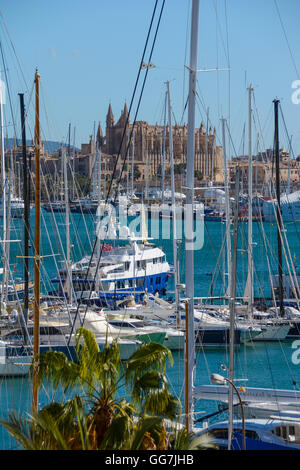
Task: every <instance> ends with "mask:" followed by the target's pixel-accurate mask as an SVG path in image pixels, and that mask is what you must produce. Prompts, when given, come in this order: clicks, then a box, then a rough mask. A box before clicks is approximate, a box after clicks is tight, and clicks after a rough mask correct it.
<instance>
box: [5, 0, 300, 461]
mask: <svg viewBox="0 0 300 470" xmlns="http://www.w3.org/2000/svg"><path fill="white" fill-rule="evenodd" d="M132 2H133V4H135V6H136V7H137V5H138V6H139V8H141V10H142V13H141V12H140V13H138V11H137V12H136V15H137V16H138V15H141V16H140V18H143V26H142V23H141V25H140V24H136V31H135V28H132V31H130V32H128V34H129V35H132V34H134V33H135V32H136V34H137V35H139V34H141V36H142V37H143V40H142V39H141V38H139V41H138V42H139V43H140V44H142V42H143V41H145V43H144V49H143V50H142V51H141V52H142V55H141V56H139V57H138V58H137V57H136V54H137V52H136V51H135V54H134V56H135V59H134V62H135V64H136V68H135V70H136V76H135V77H134V75H133V74H132V72H131V66H132V64H131V65H129V62H130V60H132V58H131V59H130V60H129V57H131V53H132V52H133V50H134V47H133V46H132V47H130V48H129V49H128V50H127V53H128V60H129V62H128V64H127V62H126V66H125V65H124V64H123V68H122V74H120V73H119V71H118V73H117V74H113V72H112V70H113V69H112V67H113V65H114V64H113V62H112V61H111V57H112V55H113V53H112V51H111V52H110V53H109V55H106V56H105V57H106V62H107V64H106V65H108V67H106V69H107V70H105V71H104V70H101V73H100V69H99V68H98V67H99V63H98V61H97V60H96V61H95V52H93V56H90V51H89V48H90V47H91V46H92V44H93V47H95V46H94V41H95V38H96V39H97V41H96V42H98V43H99V38H98V36H95V37H94V40H93V41H92V40H91V38H88V35H87V37H86V40H87V42H86V43H85V45H84V46H82V47H83V48H84V49H82V50H81V48H78V49H74V46H73V42H72V43H69V39H70V38H69V37H67V36H68V35H66V34H65V33H64V32H63V30H64V31H65V29H64V28H63V30H60V29H59V28H58V29H57V32H58V36H57V40H58V41H62V38H63V42H60V44H61V45H62V44H64V48H62V47H60V48H59V49H57V47H56V46H51V47H50V48H49V47H48V48H47V49H44V52H43V53H41V51H39V52H37V57H36V59H38V57H39V60H36V62H40V63H41V64H40V66H37V64H36V65H35V67H33V66H32V64H31V62H32V57H30V55H29V56H28V51H27V50H23V53H22V55H23V54H24V55H25V56H26V57H27V61H28V62H29V64H30V65H29V66H30V67H32V71H31V72H32V73H31V74H30V79H29V81H30V86H29V85H28V84H27V82H26V79H25V74H24V72H23V70H22V67H21V61H20V59H19V57H18V56H17V54H16V48H15V46H14V44H13V41H12V36H11V34H10V33H9V30H8V27H7V23H6V22H5V21H4V17H3V15H2V13H1V18H0V26H1V27H2V35H3V37H5V38H6V42H5V43H4V42H3V40H2V35H1V34H0V50H1V57H0V60H2V69H3V70H1V72H0V77H1V80H0V167H1V172H0V186H1V194H0V244H1V263H0V275H1V276H0V402H1V408H0V449H1V450H22V449H24V450H71V451H74V450H77V451H78V450H93V451H94V450H101V451H105V452H107V451H128V450H131V451H136V450H138V451H143V450H147V451H149V450H150V451H153V452H154V451H168V452H175V453H176V452H177V451H182V450H184V451H187V450H190V451H193V452H198V451H201V450H214V451H235V450H237V451H239V450H242V451H256V450H264V451H265V450H267V451H283V450H285V451H288V450H300V421H299V416H300V414H299V413H300V388H299V381H300V369H299V365H300V300H299V299H300V289H299V282H300V270H299V266H298V264H299V257H300V244H299V236H300V154H299V155H298V152H299V150H298V148H300V141H299V142H298V140H299V139H298V134H297V128H298V127H297V119H299V116H297V115H296V114H295V109H296V106H295V105H297V104H299V103H298V101H297V92H295V93H291V96H290V95H289V98H290V101H291V103H292V104H291V103H289V106H287V104H286V103H287V99H286V95H285V94H284V89H283V88H282V83H283V81H284V79H285V76H284V78H283V77H281V81H277V82H276V84H274V88H270V89H268V90H267V89H266V88H265V91H264V93H263V96H261V88H260V87H261V84H260V85H258V84H257V75H256V73H258V70H261V69H263V67H257V66H256V63H255V64H254V65H253V64H252V60H253V57H252V55H251V54H247V55H246V56H247V61H248V64H252V67H254V68H252V67H251V70H247V71H244V80H243V83H241V82H242V81H241V78H240V77H239V80H238V82H239V83H240V87H241V90H242V91H241V90H240V91H238V90H239V88H238V87H237V82H236V83H235V85H234V86H233V88H234V93H233V90H232V89H231V87H232V85H233V84H232V79H233V78H234V80H236V79H237V75H236V70H237V67H238V70H239V71H240V72H241V68H240V67H241V65H240V62H239V61H238V66H237V62H236V57H235V52H237V53H238V54H239V56H240V54H241V49H240V48H239V47H238V43H239V41H237V40H236V41H233V42H234V44H235V48H234V54H233V55H234V62H233V63H230V54H232V51H231V50H230V49H229V43H230V42H231V41H229V29H228V11H227V7H228V5H227V2H226V1H225V2H224V5H223V7H224V9H223V8H221V7H220V5H216V4H215V5H212V2H207V4H205V5H204V12H205V13H204V12H203V11H202V10H200V2H199V0H192V2H190V4H189V6H188V8H187V7H186V9H185V10H184V14H185V15H187V21H186V25H185V28H183V25H182V15H183V10H182V8H183V6H182V5H181V4H177V6H175V7H174V5H173V7H171V6H170V4H168V2H165V0H156V1H155V2H153V5H152V7H153V10H151V8H150V10H149V5H150V4H147V6H146V4H143V5H142V4H137V2H136V0H132ZM29 3H30V2H29ZM91 3H92V5H93V8H94V11H93V13H95V14H94V15H93V16H94V17H93V18H90V21H91V24H92V23H93V22H94V21H95V18H96V17H97V15H99V14H100V11H99V8H100V6H99V5H100V3H101V2H100V3H99V4H98V3H96V2H94V1H93V0H91ZM229 3H230V2H229ZM179 5H180V6H179ZM102 6H103V5H102ZM231 6H232V5H231ZM56 7H57V8H60V9H61V15H59V14H58V16H57V15H56V14H55V22H56V21H58V22H60V20H61V19H62V18H64V15H65V14H66V11H65V5H64V6H63V5H58V4H57V5H56ZM43 8H45V7H44V6H41V5H39V6H38V9H42V10H43ZM74 8H75V7H74ZM123 8H124V7H123V6H121V5H120V10H118V13H121V11H123V14H124V15H125V13H126V14H127V13H128V12H127V11H126V12H125V11H124V9H123ZM239 8H240V9H241V10H242V11H243V13H244V14H245V13H246V11H247V8H248V5H247V4H245V5H244V6H243V7H239ZM261 8H267V7H266V6H264V7H262V6H261ZM289 8H290V7H289ZM31 9H32V5H29V11H30V10H31ZM273 9H274V11H273V13H274V14H276V16H277V18H278V19H279V23H280V26H281V33H282V34H283V38H284V40H285V42H286V43H287V45H288V50H289V53H290V59H291V58H292V63H293V65H294V68H295V71H296V72H297V67H296V59H295V57H293V53H292V49H291V47H290V44H289V40H288V36H287V34H286V30H285V27H284V22H283V20H282V16H281V14H283V12H284V14H285V15H287V16H286V18H287V19H288V24H289V25H291V24H293V22H294V16H295V15H293V14H291V11H290V10H288V8H287V7H285V8H283V4H282V3H281V5H280V8H279V6H278V4H277V1H275V2H274V5H273ZM4 10H5V13H6V14H7V15H8V17H9V18H10V20H11V21H12V28H13V30H14V34H15V35H16V37H17V38H18V40H19V41H20V30H22V27H20V28H21V29H20V28H19V29H18V30H17V31H16V30H15V26H16V24H17V21H14V20H12V17H11V10H10V7H9V6H6V7H5V8H4ZM75 10H76V11H77V16H76V14H75ZM75 10H74V18H73V21H74V22H75V23H76V24H77V27H78V21H79V17H81V15H82V17H83V16H84V15H85V14H86V11H85V10H83V9H82V5H80V2H79V3H78V5H76V8H75ZM213 10H214V11H213ZM105 11H106V13H107V15H109V17H110V18H111V20H112V18H115V19H116V20H117V18H118V14H117V13H116V12H114V13H113V17H111V16H110V15H112V11H111V10H110V7H108V6H107V5H106V6H105ZM179 11H180V12H181V14H179ZM79 12H80V13H79ZM68 13H70V12H68ZM24 14H25V12H24ZM26 14H27V12H26ZM52 14H53V11H52V10H51V9H50V10H49V15H50V16H49V18H50V17H51V15H52ZM72 14H73V12H72ZM164 15H167V18H168V19H169V18H171V17H172V15H175V17H176V18H177V21H178V22H179V23H178V24H180V25H181V27H180V28H178V31H177V35H178V38H177V37H176V38H174V43H172V46H173V47H172V48H171V49H172V51H173V50H175V49H176V46H175V41H177V39H178V40H179V37H181V41H182V43H183V42H184V41H183V36H182V34H183V30H184V31H185V59H184V67H183V72H184V79H183V90H182V93H183V97H182V105H180V106H179V102H180V98H179V95H180V93H181V92H180V93H179V91H178V83H179V81H180V83H182V76H179V75H178V70H179V68H178V57H177V56H176V55H173V54H174V52H172V54H171V52H169V53H168V52H167V51H166V49H165V45H166V44H165V41H162V43H161V45H160V46H159V45H158V43H159V41H160V34H159V33H162V34H165V33H166V31H171V30H172V28H173V23H172V22H167V23H166V22H165V16H164ZM121 16H122V15H121ZM246 16H249V23H248V22H246V23H245V25H244V28H246V27H248V26H249V25H250V24H251V21H254V20H255V24H256V22H257V17H255V18H254V17H253V16H251V15H250V13H249V12H248V14H246ZM266 17H267V18H268V19H269V23H268V28H270V30H272V31H273V29H272V28H273V26H274V19H273V20H271V17H270V15H267V14H266ZM44 18H45V24H47V25H48V26H49V18H48V16H47V15H46V16H44ZM101 18H103V16H101ZM146 18H147V20H148V21H149V24H148V23H147V21H146ZM220 18H221V19H222V20H221V21H222V24H220V22H219V20H220ZM287 19H286V21H287ZM230 20H233V21H237V16H236V12H234V11H233V10H232V8H230ZM101 21H102V20H101ZM118 21H119V20H118ZM71 24H73V23H72V22H70V23H69V22H68V21H67V23H66V25H67V30H68V32H69V33H68V34H71V36H72V35H73V32H72V28H71ZM109 24H110V23H109V21H106V22H104V23H103V24H102V29H101V28H100V29H98V25H97V27H96V28H94V29H95V31H96V30H97V31H99V34H100V35H102V36H101V37H102V39H101V41H100V42H101V44H106V43H107V38H108V30H106V28H107V26H108V25H109ZM171 24H172V26H171ZM174 24H175V23H174ZM208 24H215V27H216V34H215V36H214V41H215V42H216V44H215V47H216V49H215V50H214V52H212V51H213V49H212V48H211V46H212V44H210V42H211V41H209V39H208V38H209V37H210V36H211V33H212V30H210V29H208V30H206V31H205V28H204V25H205V27H206V26H207V25H208ZM236 24H239V23H236ZM201 25H202V27H201ZM140 26H142V29H143V28H144V30H143V33H142V32H141V30H140V31H139V32H138V30H139V28H140ZM40 27H42V26H41V25H40V24H39V28H40ZM68 28H69V29H68ZM44 31H45V32H42V34H41V43H43V41H44V40H46V42H45V43H43V44H44V45H45V46H46V45H48V46H49V44H48V42H47V41H49V40H50V39H51V41H52V38H50V37H49V36H47V34H48V32H47V31H48V30H47V29H46V28H45V30H44ZM95 31H94V30H93V28H90V31H89V33H90V34H91V35H93V34H94V33H95ZM104 31H107V32H106V35H105V33H104ZM232 31H233V34H236V31H237V30H236V29H234V28H233V30H232ZM224 32H225V35H226V41H225V42H224V39H223V34H224ZM289 32H290V33H291V36H292V37H294V36H293V30H292V29H290V30H289ZM110 33H111V30H109V34H110ZM116 34H117V35H119V34H120V32H119V30H118V32H117V33H116ZM172 34H173V35H174V31H173V32H172ZM144 36H145V37H144ZM175 36H176V35H175ZM250 36H251V37H253V28H252V30H251V34H250ZM47 37H48V39H46V38H47ZM59 38H60V39H59ZM200 38H201V40H200ZM33 39H34V40H35V36H34V34H33V33H31V34H30V35H29V36H28V38H27V37H26V41H31V40H33ZM73 39H74V38H73ZM211 39H212V38H211ZM243 39H244V40H245V41H246V42H247V44H248V45H249V43H248V39H249V38H248V36H247V35H246V34H245V35H243ZM65 40H66V41H67V42H66V43H65V42H64V41H65ZM76 40H77V39H76ZM276 40H279V38H278V35H276ZM117 43H119V48H120V47H121V45H123V43H124V38H123V40H121V41H120V40H119V41H117V40H112V42H111V47H112V48H113V47H115V45H116V44H117ZM220 43H221V44H222V53H221V49H219V47H220ZM4 44H5V49H6V48H7V49H8V51H10V54H8V55H6V51H4ZM67 44H69V46H68V47H70V44H72V51H71V52H70V51H69V52H68V53H66V50H67V49H66V48H65V45H66V47H67ZM87 44H89V48H87ZM135 44H136V43H135ZM178 44H179V43H178ZM205 44H207V45H208V44H209V49H208V50H209V51H210V52H209V55H210V56H214V55H215V54H216V57H215V58H214V59H213V60H215V61H216V67H215V68H207V67H206V66H205V67H204V68H203V63H202V61H203V60H204V58H205V60H207V57H205V56H204V55H203V54H204V51H205V50H206V47H205ZM39 47H40V46H39V45H37V50H39ZM178 47H179V46H178ZM207 47H208V46H207ZM264 47H265V52H264V54H262V56H263V57H264V61H265V63H266V64H267V61H268V60H269V58H270V52H269V53H267V52H266V51H267V49H268V48H269V44H265V46H264ZM27 49H28V48H27ZM277 49H278V50H279V46H277ZM83 50H84V51H85V52H84V53H83V52H82V51H83ZM112 50H113V49H112ZM178 50H180V51H181V49H178ZM88 51H89V52H88ZM162 51H164V52H163V53H162V55H160V52H162ZM187 51H189V52H187ZM106 53H107V51H106ZM147 53H148V54H149V55H147ZM61 54H62V55H61ZM156 54H157V55H156ZM180 54H182V51H181V53H180ZM33 55H34V53H33ZM202 55H203V56H202ZM88 56H89V57H90V58H91V57H92V60H90V61H89V66H90V67H91V64H94V67H96V68H97V72H96V73H86V72H87V69H86V62H85V60H86V58H87V57H88ZM117 56H119V57H120V59H119V60H120V61H121V62H122V60H123V59H124V58H125V56H126V57H127V54H124V53H122V52H121V50H119V51H118V54H116V57H117ZM46 57H48V59H46ZM61 57H64V60H63V61H61ZM170 57H172V60H173V61H174V64H175V63H176V64H177V68H176V67H173V65H174V64H173V65H172V64H169V66H168V64H167V61H168V59H169V58H170ZM282 57H284V54H282ZM83 58H84V59H83ZM101 58H102V63H104V62H105V61H104V60H103V59H104V51H103V57H102V56H101ZM220 59H221V62H222V64H223V65H222V66H221V65H220V63H221V62H220ZM50 60H52V64H53V67H54V69H56V66H57V65H58V62H60V66H61V67H62V70H64V71H63V72H62V74H61V80H62V85H61V88H60V86H59V87H58V86H57V85H56V86H54V85H53V84H54V83H56V79H57V75H55V77H54V76H53V70H52V69H51V70H49V63H50V62H49V61H50ZM75 62H77V63H78V64H80V70H81V71H82V72H84V75H85V80H86V82H85V83H82V82H81V83H80V87H78V81H77V80H78V77H77V72H78V69H76V73H75V68H74V69H73V78H74V83H73V81H72V82H68V84H66V82H65V76H66V73H67V72H66V69H65V67H66V66H67V67H70V70H71V69H72V67H74V64H75ZM121 62H120V63H121ZM67 64H68V65H67ZM72 64H73V65H72ZM248 66H249V67H250V65H248ZM14 67H15V68H14ZM281 68H282V67H281ZM286 68H288V66H287V65H286ZM11 70H13V71H14V73H13V77H10V76H9V75H10V73H8V72H10V71H11ZM56 70H58V69H56ZM95 70H96V69H95ZM108 70H109V72H108ZM46 71H47V72H46ZM256 71H257V72H256ZM266 71H268V72H269V68H267V69H266ZM266 71H265V73H267V72H266ZM20 72H21V73H20ZM45 72H46V73H45ZM47 73H48V76H47ZM68 73H69V69H68ZM207 73H208V74H207ZM207 75H209V76H210V77H212V76H214V77H215V79H216V80H217V82H216V89H217V90H216V91H215V92H213V91H212V89H213V88H214V85H213V83H214V81H213V80H210V79H208V81H206V80H207V79H206V78H204V77H207ZM277 75H278V77H279V74H276V78H277ZM113 76H114V78H116V77H118V80H120V79H121V78H122V87H120V83H118V84H117V83H116V82H115V85H114V92H113V89H112V88H111V86H112V83H113ZM174 76H176V77H177V78H174ZM20 77H21V82H20ZM75 77H76V78H75ZM221 77H222V78H221ZM127 79H128V80H129V81H130V82H132V85H133V84H134V83H135V85H134V86H133V89H132V91H131V92H129V91H128V89H127V85H125V82H126V80H127ZM89 80H90V83H89V84H88V82H89ZM94 80H96V82H94ZM261 80H262V82H263V83H265V82H266V75H265V76H261ZM17 82H18V85H17V86H18V93H16V92H15V86H16V83H17ZM102 82H103V83H106V85H103V88H102V91H101V94H99V95H97V98H96V94H95V93H94V94H91V93H92V89H93V87H94V86H96V85H97V87H98V85H99V83H102ZM92 83H93V85H92ZM158 83H159V85H158ZM150 84H151V85H150ZM146 85H147V86H148V87H149V88H147V86H146ZM154 85H155V86H154ZM297 85H299V81H297V80H296V81H293V82H292V85H291V89H292V90H295V89H296V88H297ZM53 86H54V88H53ZM73 86H75V87H76V86H77V88H76V94H74V88H73ZM207 86H208V89H206V87H207ZM105 87H106V88H105ZM20 88H21V91H20ZM79 88H80V93H78V90H79ZM121 88H122V92H121V91H120V89H121ZM221 88H222V93H221ZM69 89H70V90H71V89H73V95H72V99H71V100H70V101H69V104H68V105H67V104H64V100H65V99H69V98H67V96H68V91H69ZM104 89H106V91H105V99H104V96H103V93H104V91H103V90H104ZM150 89H151V94H150V95H151V96H150V95H149V94H148V93H149V91H148V90H150ZM29 90H31V91H30V92H29ZM83 90H86V91H84V92H83ZM116 90H118V93H117V91H116ZM154 90H155V95H156V93H157V94H158V92H159V93H160V98H159V101H160V102H159V105H158V104H157V109H158V108H159V113H160V117H159V119H157V118H156V123H155V124H153V117H152V118H151V117H150V116H151V113H150V114H149V110H150V109H152V111H153V105H154V101H155V100H156V98H154ZM45 92H46V93H45ZM56 92H57V95H56ZM112 92H113V95H114V96H116V98H115V99H118V107H121V112H120V116H119V117H118V118H116V114H115V106H114V105H113V99H112V98H108V95H109V93H112ZM225 92H226V95H227V99H226V98H224V96H225ZM48 93H50V102H49V99H47V98H46V97H47V95H48ZM85 93H86V95H85ZM120 93H123V95H124V96H123V102H122V105H121V106H120V99H121V98H120V97H119V94H120ZM75 95H76V100H74V98H75ZM204 95H205V98H204ZM278 95H280V96H282V95H284V97H283V98H281V99H279V98H278ZM117 96H118V98H117ZM83 97H84V98H83ZM88 97H89V98H88ZM125 97H126V98H125ZM100 98H101V99H100ZM124 98H125V100H124ZM82 99H84V101H82ZM157 99H158V97H157ZM231 99H232V100H233V102H234V106H232V103H231ZM241 99H242V101H243V103H242V105H241V104H240V105H239V106H240V107H238V101H239V100H241ZM99 100H100V102H101V106H100V105H99ZM107 100H108V103H107V106H106V104H104V101H107ZM74 101H76V107H75V106H74ZM124 101H125V103H124ZM96 103H98V104H97V105H96ZM51 104H52V105H53V106H54V108H55V120H57V122H55V126H54V127H53V128H55V129H56V130H55V131H54V135H53V134H52V132H50V128H51V125H50V119H49V117H50V108H51ZM293 106H294V107H293ZM96 108H97V109H96ZM267 108H268V109H269V112H268V116H267V118H266V123H264V126H262V116H263V115H264V113H265V112H266V109H267ZM232 109H234V114H236V113H237V110H238V109H240V111H239V112H238V117H237V121H236V122H237V123H238V125H237V124H236V123H235V125H234V123H233V120H232ZM84 110H85V111H84ZM221 110H222V111H221ZM156 112H157V110H156ZM84 113H87V114H84ZM176 114H178V116H176ZM70 115H71V116H72V119H70ZM95 115H96V116H97V117H92V116H95ZM179 115H181V118H180V120H179ZM58 123H59V125H60V126H62V127H63V128H64V131H61V130H57V128H56V125H57V124H58ZM266 124H267V125H266ZM293 134H294V139H292V137H293ZM50 136H52V137H51V138H50ZM86 142H87V143H86Z"/></svg>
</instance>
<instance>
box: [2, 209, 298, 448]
mask: <svg viewBox="0 0 300 470" xmlns="http://www.w3.org/2000/svg"><path fill="white" fill-rule="evenodd" d="M31 218H32V227H33V226H34V225H33V224H34V220H33V219H34V217H33V215H32V217H31ZM1 223H2V222H0V224H1ZM162 223H163V222H162V220H161V219H160V220H159V219H158V220H156V221H152V228H153V227H154V226H155V224H162ZM164 223H165V222H164ZM178 223H180V222H178ZM95 225H96V224H95V216H93V215H88V214H85V215H81V214H72V215H71V227H70V232H71V244H72V245H73V249H72V257H73V259H74V261H77V260H78V259H80V258H81V257H82V256H83V255H84V254H87V253H91V249H92V245H93V243H94V239H95ZM148 228H149V237H151V223H150V222H149V226H148ZM158 228H160V226H159V225H158ZM285 228H286V236H287V239H288V242H289V249H290V253H291V256H292V257H293V259H294V262H295V265H296V266H297V258H298V259H300V258H299V257H300V244H299V240H300V238H299V236H300V223H291V224H286V227H285ZM156 229H157V227H156ZM202 230H203V246H202V248H200V249H198V250H195V253H194V263H195V265H194V267H195V273H194V274H195V276H194V278H195V296H196V297H203V298H205V297H207V296H210V294H211V292H212V293H213V296H214V297H218V296H222V295H223V294H224V284H225V286H226V282H227V275H226V271H227V270H226V254H225V251H226V250H224V254H223V253H221V247H222V244H223V240H224V235H225V224H223V223H222V222H212V221H210V222H205V223H203V227H202ZM57 231H58V233H59V235H58V233H57ZM155 231H156V232H157V230H155ZM32 233H33V229H32ZM41 233H42V241H41V247H42V256H44V258H42V268H41V281H42V282H41V288H42V291H43V292H45V293H46V292H47V291H49V290H51V289H52V288H53V286H51V278H52V277H55V275H56V274H57V267H58V268H60V267H61V262H62V260H63V257H62V256H61V253H62V249H65V224H64V214H60V213H57V214H55V215H53V214H51V213H46V212H44V211H43V213H42V216H41ZM159 233H160V235H159V238H157V239H153V240H152V241H153V243H155V244H157V245H159V246H161V247H162V248H163V250H164V251H165V253H166V255H167V260H168V261H169V262H170V263H172V259H173V246H172V238H171V237H169V238H167V237H164V236H163V234H162V233H161V230H159ZM170 233H171V234H172V228H171V223H170ZM182 233H183V234H184V230H182ZM10 239H11V240H20V242H14V243H11V247H10V269H11V271H12V274H13V275H14V276H15V277H16V278H17V277H20V278H23V271H24V268H23V259H22V258H21V256H22V255H23V252H22V247H23V246H24V245H23V222H22V220H21V219H20V220H18V219H14V220H13V221H12V222H11V233H10ZM253 239H254V242H255V246H254V248H253V253H254V285H255V297H260V298H261V297H265V298H270V297H271V291H270V284H269V267H270V269H271V272H272V274H276V272H277V255H276V247H277V239H276V225H273V224H270V223H264V224H263V225H261V224H260V223H254V224H253ZM107 242H108V243H112V244H114V243H115V242H114V241H108V240H107ZM31 243H32V245H33V241H32V242H31ZM238 245H239V249H238V261H237V272H238V275H237V297H241V296H242V295H243V289H244V287H245V283H246V277H247V223H246V222H241V223H240V225H239V242H238ZM266 248H267V250H268V253H269V259H268V260H267V258H266ZM31 254H32V253H31ZM178 257H179V261H180V277H181V282H182V283H184V272H185V256H184V238H183V237H182V240H181V241H180V242H179V243H178ZM284 258H285V257H283V259H284ZM31 264H32V265H31V268H32V269H31V271H32V270H33V262H32V261H31ZM224 266H225V268H224ZM284 272H285V267H284ZM224 273H225V274H224ZM212 279H214V283H213V289H211V280H212ZM173 296H174V280H173V277H171V278H170V281H169V289H168V292H167V297H173ZM197 301H198V300H196V302H197ZM214 301H215V302H218V303H220V302H222V300H214ZM298 349H299V351H300V345H298V344H297V342H296V341H295V340H285V341H283V342H280V343H279V342H270V343H252V344H247V345H241V346H240V347H239V348H237V349H236V351H235V378H236V379H244V381H241V382H238V383H240V384H241V385H243V386H245V387H247V386H249V387H270V388H283V389H290V390H292V389H294V387H295V388H296V389H299V384H300V364H298V362H300V361H299V360H298V356H299V358H300V353H299V355H298V353H297V351H298ZM173 358H174V364H173V366H172V367H168V369H167V376H168V379H169V382H170V384H171V389H172V391H173V393H174V394H176V395H177V396H178V397H180V399H181V401H182V403H183V400H184V383H183V377H184V356H183V352H182V351H181V352H173ZM196 359H197V360H196V369H195V385H199V384H209V378H210V375H211V374H212V373H220V374H226V369H227V368H228V364H229V348H227V347H222V348H215V349H212V348H203V349H200V348H198V349H197V351H196ZM31 396H32V385H31V380H30V378H28V377H24V378H17V377H11V378H1V381H0V402H1V408H0V418H1V419H5V418H6V417H7V416H8V414H9V413H10V412H11V411H13V410H14V411H16V412H17V413H21V415H22V416H23V417H25V416H26V414H27V413H28V414H30V413H31ZM50 397H51V390H50V388H49V387H47V384H45V385H44V386H43V387H41V389H40V392H39V403H40V406H41V407H42V406H44V405H45V404H46V403H48V402H49V399H50ZM216 409H217V408H216V404H215V403H214V402H208V401H198V402H196V403H195V412H196V413H197V414H196V418H201V417H204V416H205V415H206V414H209V413H212V412H214V411H216ZM223 416H224V415H223ZM216 419H217V418H216ZM16 448H18V444H17V443H16V442H15V440H14V439H13V438H11V437H10V436H9V435H8V433H7V432H6V430H5V429H4V428H3V427H2V426H0V449H1V450H4V449H16Z"/></svg>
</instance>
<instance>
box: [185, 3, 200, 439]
mask: <svg viewBox="0 0 300 470" xmlns="http://www.w3.org/2000/svg"><path fill="white" fill-rule="evenodd" d="M199 7H200V1H199V0H193V4H192V18H191V23H192V24H191V50H190V65H189V97H188V100H189V101H188V133H187V166H186V186H187V189H186V217H185V229H186V238H185V253H186V272H185V283H186V297H187V302H188V308H187V310H188V317H189V318H188V331H186V334H187V335H188V340H187V351H186V354H187V357H186V362H187V366H188V371H187V379H188V388H187V390H186V410H185V413H186V425H187V430H188V432H190V431H191V429H192V417H193V383H194V366H195V364H194V363H195V338H194V335H195V327H194V250H193V248H194V247H193V243H192V241H193V226H194V217H193V215H194V214H193V202H194V153H195V104H196V103H195V98H196V82H197V57H198V22H199V9H200V8H199Z"/></svg>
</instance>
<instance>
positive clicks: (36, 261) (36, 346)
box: [32, 71, 41, 414]
mask: <svg viewBox="0 0 300 470" xmlns="http://www.w3.org/2000/svg"><path fill="white" fill-rule="evenodd" d="M39 79H40V76H39V74H38V72H37V71H36V73H35V132H34V140H35V144H34V146H35V219H34V220H35V223H34V339H33V396H32V412H33V414H35V413H36V412H37V411H38V383H37V356H38V354H39V333H40V331H39V329H40V322H39V320H40V318H39V314H40V213H41V188H40V111H39Z"/></svg>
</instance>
